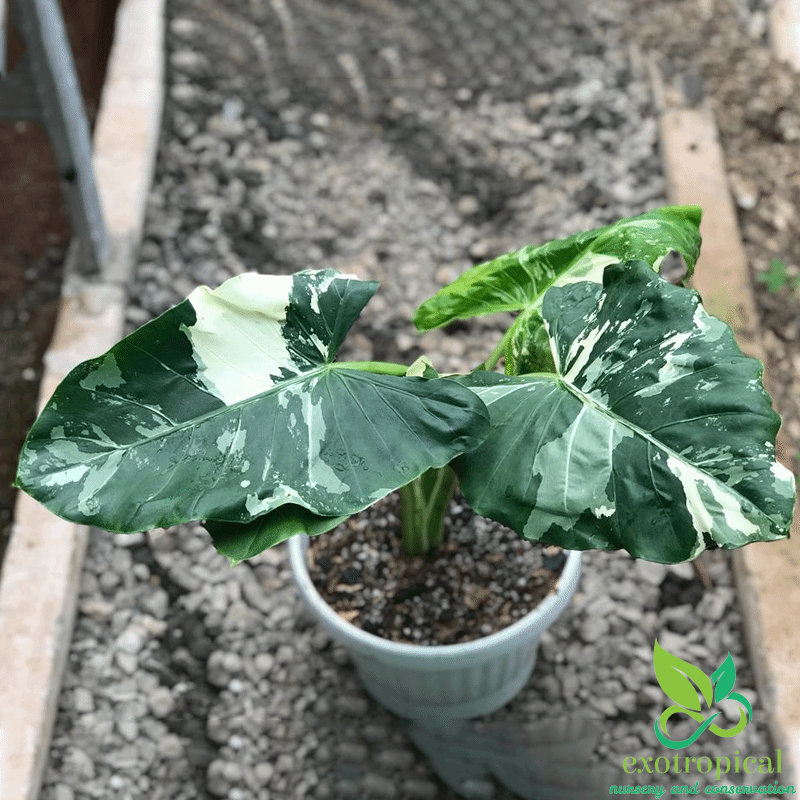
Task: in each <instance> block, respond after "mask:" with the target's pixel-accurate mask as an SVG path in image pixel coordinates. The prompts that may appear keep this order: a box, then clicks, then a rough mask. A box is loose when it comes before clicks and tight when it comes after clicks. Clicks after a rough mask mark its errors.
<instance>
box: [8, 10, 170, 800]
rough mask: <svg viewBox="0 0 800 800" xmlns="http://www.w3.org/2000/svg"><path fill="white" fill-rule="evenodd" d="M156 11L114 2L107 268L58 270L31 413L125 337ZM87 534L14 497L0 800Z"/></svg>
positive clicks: (29, 794)
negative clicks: (95, 273) (54, 311)
mask: <svg viewBox="0 0 800 800" xmlns="http://www.w3.org/2000/svg"><path fill="white" fill-rule="evenodd" d="M164 13H165V11H164V0H122V2H121V3H120V6H119V8H118V10H117V16H116V23H115V29H114V44H113V47H112V50H111V55H110V58H109V62H108V68H107V72H106V80H105V84H104V86H103V94H102V98H101V103H100V111H99V115H98V119H97V124H96V126H95V134H94V156H93V161H94V167H95V174H96V179H97V184H98V191H99V194H100V202H101V206H102V209H103V214H104V217H105V220H106V225H107V228H108V235H109V242H110V245H111V258H110V261H109V264H108V265H107V267H106V268H105V269H104V271H103V273H102V274H101V275H100V276H99V280H89V279H84V278H81V277H80V276H79V275H77V274H76V272H77V271H76V270H71V269H69V268H68V269H67V278H66V279H65V286H64V289H63V292H62V298H61V306H60V309H59V314H58V319H57V322H56V329H55V333H54V335H53V340H52V342H51V344H50V347H49V349H48V351H47V354H46V356H45V363H44V375H43V378H42V383H41V387H40V390H39V403H38V405H39V408H41V407H42V405H43V404H44V403H45V402H46V401H47V399H48V398H49V397H50V396H51V395H52V393H53V391H54V390H55V388H56V386H57V385H58V384H59V383H60V382H61V380H62V379H63V378H64V377H65V376H66V374H67V373H68V372H69V371H70V370H71V369H72V368H73V367H74V366H75V365H76V364H77V363H79V362H81V361H84V360H86V359H88V358H93V357H95V356H98V355H100V354H101V353H103V352H105V351H106V350H107V349H108V348H109V347H111V346H112V345H113V344H114V343H115V342H116V341H117V340H118V339H119V338H120V337H121V336H122V334H123V329H124V322H125V309H126V305H127V284H128V278H129V275H130V271H131V269H132V267H133V258H134V255H135V251H136V247H137V246H138V243H139V241H140V238H141V232H142V227H143V224H144V215H145V209H146V205H147V198H148V194H149V190H150V184H151V181H152V175H153V171H154V169H155V157H156V151H157V145H158V137H159V131H160V126H161V113H162V109H163V101H164V65H163V54H164ZM72 252H73V253H74V248H73V251H72ZM68 262H69V259H68ZM68 267H69V263H68ZM87 534H88V530H87V529H86V528H84V527H82V526H78V525H74V524H73V523H70V522H66V521H65V520H62V519H59V518H58V517H56V516H54V515H52V514H51V513H50V512H48V511H47V510H46V509H44V508H43V507H42V506H41V505H39V504H38V503H36V502H35V501H34V500H32V499H31V498H30V497H28V496H27V495H26V494H24V493H22V492H20V493H19V495H18V497H17V502H16V506H15V515H14V527H13V533H12V537H11V541H10V543H9V546H8V550H7V552H6V556H5V561H4V564H3V572H2V576H1V577H2V582H0V653H2V659H1V660H0V800H37V798H38V796H39V791H40V786H41V781H42V776H43V773H44V767H45V764H46V760H47V754H48V752H49V747H50V741H51V738H52V731H53V725H54V722H55V715H56V710H57V707H58V695H59V691H60V687H61V681H62V676H63V671H64V666H65V664H66V659H67V655H68V653H69V647H70V643H71V639H72V627H73V623H74V619H75V611H76V605H77V597H78V589H79V584H80V576H81V570H82V567H83V561H84V555H85V551H86V543H87V538H88V536H87Z"/></svg>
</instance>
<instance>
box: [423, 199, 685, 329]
mask: <svg viewBox="0 0 800 800" xmlns="http://www.w3.org/2000/svg"><path fill="white" fill-rule="evenodd" d="M699 225H700V208H699V206H666V207H664V208H660V209H657V210H655V211H650V212H648V213H646V214H641V215H639V216H636V217H630V218H628V219H621V220H619V221H618V222H615V223H614V224H613V225H607V226H606V227H603V228H597V229H596V230H592V231H586V232H584V233H578V234H576V235H575V236H570V237H569V238H567V239H558V240H556V241H553V242H548V243H547V244H543V245H539V246H534V245H528V246H527V247H523V248H522V249H521V250H517V251H516V252H514V253H507V254H506V255H503V256H500V257H499V258H496V259H494V260H493V261H489V262H487V263H486V264H479V265H478V266H475V267H473V268H472V269H470V270H468V271H467V272H465V273H464V274H463V275H461V276H460V277H459V278H458V279H456V280H455V281H453V283H451V284H449V285H448V286H445V287H444V288H443V289H442V290H441V291H439V292H438V294H436V295H434V296H433V297H431V298H430V299H429V300H426V301H425V302H424V303H423V304H422V305H421V306H420V307H419V308H418V309H417V312H416V315H415V316H414V323H415V324H416V326H417V327H418V328H419V329H420V330H423V331H427V330H431V329H433V328H439V327H441V326H442V325H447V324H448V323H449V322H452V321H453V320H456V319H467V318H469V317H477V316H482V315H484V314H494V313H497V312H500V311H525V310H526V309H538V308H539V307H540V306H541V302H542V297H543V296H544V294H545V292H546V291H547V290H548V289H549V288H550V287H551V286H562V285H565V284H567V283H573V282H575V281H586V280H592V281H596V282H598V283H599V282H600V281H601V280H602V275H603V270H604V269H605V267H607V266H609V265H610V264H617V263H619V262H621V261H629V260H631V259H640V260H643V261H646V262H647V263H648V264H649V265H650V266H651V267H652V268H653V270H655V271H658V268H659V266H660V264H661V261H662V260H663V259H664V257H665V256H666V255H667V254H668V253H669V252H670V251H672V250H677V251H678V252H679V253H680V254H681V255H682V256H683V258H684V260H685V261H686V264H687V266H688V267H689V274H691V271H692V270H693V269H694V265H695V261H696V260H697V256H698V254H699V252H700V232H699Z"/></svg>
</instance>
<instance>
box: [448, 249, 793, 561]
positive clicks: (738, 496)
mask: <svg viewBox="0 0 800 800" xmlns="http://www.w3.org/2000/svg"><path fill="white" fill-rule="evenodd" d="M542 315H543V319H544V323H545V326H546V330H547V333H548V336H549V338H550V342H551V351H552V354H553V358H554V364H555V369H556V372H555V373H553V374H532V375H524V376H519V377H506V376H502V375H498V374H496V373H488V372H482V373H480V372H479V373H475V374H473V375H471V376H468V377H463V378H458V379H457V380H458V381H459V382H461V383H462V384H463V385H468V386H471V387H472V388H473V390H474V391H475V392H476V393H477V394H478V395H479V396H480V397H481V399H482V400H483V401H484V403H485V404H486V406H487V407H488V409H489V413H490V416H491V423H492V427H491V432H490V434H489V436H488V437H487V438H486V439H485V440H484V441H483V442H482V444H481V445H480V446H479V447H478V448H477V449H475V450H473V451H472V452H471V453H469V454H467V455H465V456H462V457H459V458H458V459H456V461H455V462H454V465H453V466H454V467H455V469H456V472H457V473H458V474H459V477H460V479H461V490H462V492H463V494H464V496H465V497H466V499H467V501H468V502H469V503H470V505H471V506H472V507H473V508H474V509H475V510H476V511H478V512H479V513H481V514H484V515H485V516H488V517H491V518H493V519H497V520H499V521H501V522H503V523H505V524H507V525H509V526H510V527H512V528H514V529H515V530H517V531H519V532H520V533H521V534H523V535H524V536H525V537H526V538H528V539H532V540H542V541H546V542H550V543H554V544H559V545H562V546H563V547H566V548H570V549H577V550H584V549H590V548H598V549H605V550H613V549H625V550H627V551H628V552H629V553H631V554H632V555H633V556H635V557H637V558H646V559H648V560H652V561H659V562H664V563H675V562H678V561H683V560H686V559H692V558H695V557H696V556H697V555H698V554H699V553H700V552H702V550H703V549H704V548H705V547H706V546H708V545H711V546H720V547H725V548H734V547H740V546H742V545H745V544H748V543H750V542H755V541H762V540H763V541H766V540H774V539H779V538H783V537H785V536H787V535H788V529H789V525H790V522H791V517H792V508H793V504H794V481H793V478H792V475H791V473H790V472H789V471H788V470H787V469H785V468H784V467H782V466H781V465H779V464H778V463H777V462H776V461H775V455H774V441H775V435H776V433H777V430H778V427H779V424H780V420H779V418H778V416H777V414H775V413H774V411H773V410H772V406H771V402H770V399H769V396H768V395H767V394H766V392H765V391H764V388H763V386H762V384H761V374H762V366H761V364H760V362H758V361H757V360H755V359H752V358H748V357H746V356H744V355H743V354H742V353H741V351H740V350H739V348H738V347H737V345H736V343H735V342H734V339H733V335H732V333H731V331H730V329H729V328H728V327H727V326H726V325H725V324H724V323H722V322H720V321H719V320H717V319H715V318H713V317H711V316H709V315H708V314H707V313H706V312H705V310H704V309H703V308H702V306H701V305H700V304H699V299H698V296H697V294H696V292H693V291H691V290H688V289H683V288H680V287H677V286H672V285H671V284H669V283H667V282H666V281H664V280H662V279H661V278H659V277H658V276H657V275H655V274H654V273H653V272H652V270H651V268H650V266H649V265H648V264H646V263H644V262H633V263H629V264H621V265H617V266H612V267H608V268H607V269H606V271H605V276H604V282H603V285H602V286H601V285H599V284H595V283H590V282H582V283H575V284H571V285H568V286H565V287H556V288H553V289H551V290H550V291H549V292H548V293H547V295H546V296H545V298H544V303H543V307H542Z"/></svg>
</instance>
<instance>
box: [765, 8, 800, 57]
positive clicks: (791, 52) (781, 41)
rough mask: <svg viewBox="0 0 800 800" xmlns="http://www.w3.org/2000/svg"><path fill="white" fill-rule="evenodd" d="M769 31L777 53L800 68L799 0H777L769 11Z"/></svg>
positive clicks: (773, 47)
mask: <svg viewBox="0 0 800 800" xmlns="http://www.w3.org/2000/svg"><path fill="white" fill-rule="evenodd" d="M769 32H770V42H771V44H772V49H773V50H774V51H775V55H777V56H778V58H780V59H781V60H782V61H786V62H787V63H788V64H791V65H792V66H793V67H794V68H795V69H798V70H800V1H799V0H775V2H774V3H773V4H772V7H771V8H770V11H769Z"/></svg>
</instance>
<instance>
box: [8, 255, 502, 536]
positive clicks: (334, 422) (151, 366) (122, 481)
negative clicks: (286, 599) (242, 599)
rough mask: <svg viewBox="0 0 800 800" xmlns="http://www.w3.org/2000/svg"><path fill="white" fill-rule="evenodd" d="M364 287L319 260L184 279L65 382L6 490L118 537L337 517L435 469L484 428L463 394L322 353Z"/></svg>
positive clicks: (350, 318)
mask: <svg viewBox="0 0 800 800" xmlns="http://www.w3.org/2000/svg"><path fill="white" fill-rule="evenodd" d="M376 288H377V284H376V283H373V282H365V281H359V280H357V279H354V278H349V277H346V276H342V275H340V274H339V273H336V272H334V271H333V270H325V271H321V272H301V273H297V274H295V275H293V276H287V277H282V276H265V275H257V274H254V273H248V274H244V275H239V276H237V277H235V278H231V279H230V280H229V281H226V282H225V283H224V284H223V285H222V286H220V287H218V288H217V289H215V290H213V291H212V290H210V289H208V288H207V287H200V288H199V289H196V290H195V291H194V292H193V293H192V294H191V295H190V297H189V298H188V299H187V300H185V301H184V302H182V303H180V304H179V305H177V306H175V307H174V308H172V309H170V310H169V311H167V312H165V313H164V314H162V315H161V316H160V317H158V318H157V319H155V320H153V321H152V322H151V323H149V324H147V325H145V326H143V327H142V328H140V329H139V330H137V331H135V332H134V333H132V334H131V335H130V336H128V337H126V338H125V339H123V340H122V341H121V342H119V343H118V344H117V345H115V346H114V347H113V348H112V349H111V350H110V351H109V352H108V353H106V354H105V355H104V356H101V357H100V358H97V359H93V360H91V361H87V362H85V363H84V364H81V365H79V366H78V367H76V368H75V369H74V370H73V371H72V372H71V373H70V374H69V375H68V376H67V377H66V378H65V379H64V381H63V382H62V383H61V385H60V386H59V387H58V388H57V390H56V392H55V394H54V395H53V397H52V398H51V400H50V402H49V403H48V404H47V405H46V407H45V408H44V410H43V411H42V414H41V415H40V417H39V419H38V420H37V421H36V423H35V424H34V426H33V428H32V429H31V431H30V433H29V435H28V438H27V440H26V442H25V446H24V449H23V452H22V456H21V459H20V465H19V471H18V474H17V481H16V485H17V486H19V487H20V488H22V489H24V490H25V491H26V492H28V493H29V494H31V495H32V496H33V497H34V498H36V499H37V500H39V501H40V502H42V503H43V504H44V505H46V506H47V507H48V508H49V509H50V510H52V511H53V512H55V513H56V514H59V515H60V516H62V517H65V518H67V519H70V520H73V521H75V522H79V523H83V524H91V525H96V526H98V527H102V528H105V529H107V530H111V531H117V532H129V531H137V530H145V529H148V528H153V527H167V526H169V525H174V524H176V523H179V522H185V521H188V520H193V519H211V520H217V521H221V522H236V523H245V522H249V521H251V520H253V519H256V518H258V517H262V516H264V515H266V514H268V513H269V512H271V511H274V510H275V509H277V508H279V507H281V506H283V505H285V504H293V505H295V506H301V507H302V508H305V509H307V510H308V511H310V512H312V513H313V514H315V515H319V516H322V517H339V516H346V515H349V514H352V513H355V512H356V511H359V510H361V509H363V508H366V507H367V506H369V505H370V504H371V503H373V502H374V501H375V500H377V499H378V498H380V497H383V496H385V495H386V494H388V493H389V492H390V491H392V490H394V489H396V488H398V487H399V486H402V485H404V484H406V483H408V482H409V481H410V480H412V479H413V478H415V477H417V476H418V475H420V474H421V473H423V472H425V471H426V470H427V469H429V468H430V467H434V466H436V467H440V466H443V465H445V464H447V463H448V462H449V461H450V460H451V459H452V458H453V457H454V456H455V455H457V454H459V453H463V452H465V451H467V450H469V449H470V448H472V447H474V446H475V445H476V444H477V443H478V442H480V440H481V438H482V437H483V435H484V434H485V432H486V430H487V420H488V416H487V412H486V409H485V407H484V406H483V403H482V402H481V401H480V399H479V398H478V397H476V396H475V394H474V393H473V392H471V391H469V390H468V389H465V388H464V387H461V386H458V385H457V384H454V383H453V382H452V381H448V380H444V379H436V380H428V379H426V378H422V377H404V376H402V375H382V374H373V373H370V372H365V371H361V370H354V369H346V368H344V367H346V366H347V365H340V364H335V363H333V361H334V358H335V356H336V352H337V350H338V348H339V345H340V344H341V342H342V340H343V338H344V336H345V334H346V333H347V331H348V330H349V328H350V326H351V325H352V323H353V322H354V320H355V319H356V317H357V316H358V314H359V313H360V312H361V309H362V308H363V306H364V305H365V304H366V302H367V301H368V300H369V298H370V297H371V296H372V294H373V293H374V292H375V289H376Z"/></svg>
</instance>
